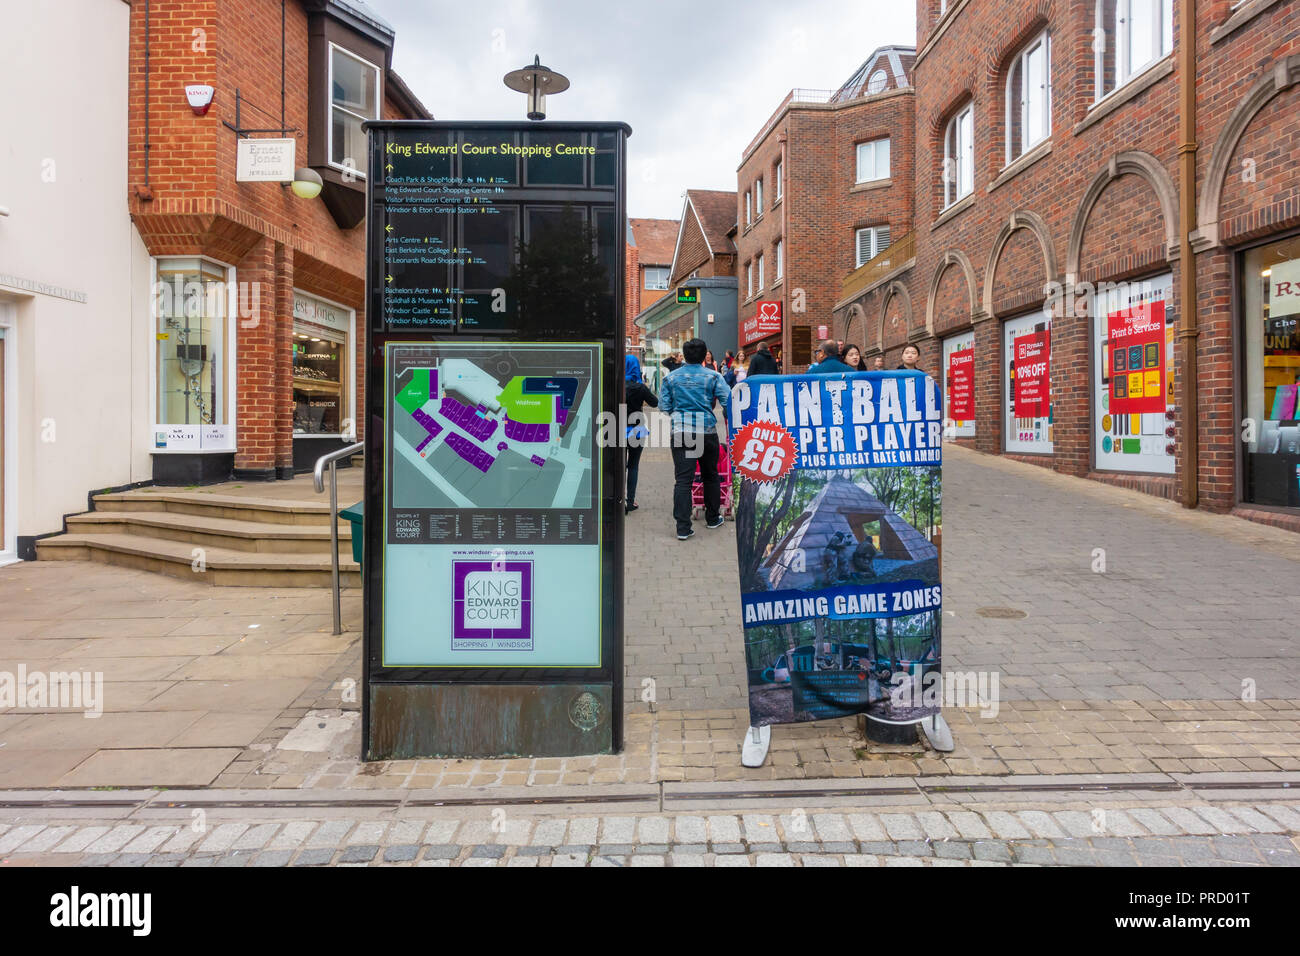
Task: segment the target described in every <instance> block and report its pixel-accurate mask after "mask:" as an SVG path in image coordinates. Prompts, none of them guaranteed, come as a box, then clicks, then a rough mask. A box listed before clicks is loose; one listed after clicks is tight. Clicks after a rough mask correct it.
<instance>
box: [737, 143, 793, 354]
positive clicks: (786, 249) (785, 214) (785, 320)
mask: <svg viewBox="0 0 1300 956" xmlns="http://www.w3.org/2000/svg"><path fill="white" fill-rule="evenodd" d="M787 128H788V127H787ZM787 141H788V140H787V137H786V135H785V134H784V133H782V135H781V139H780V143H781V179H783V180H785V179H789V178H790V177H789V176H788V175H786V173H787V171H788V170H789V169H790V167H789V166H787V165H786V155H785V147H786V143H787ZM787 192H789V190H787V189H786V188H785V184H784V183H782V184H781V259H782V262H781V295H782V297H783V298H784V299H785V304H784V305H783V306H782V307H781V371H783V372H784V373H786V374H787V375H788V374H790V322H791V320H792V319H793V316H792V315H791V314H790V282H789V279H788V278H787V277H788V276H790V275H792V274H793V273H792V272H791V270H790V197H789V196H788V195H786V193H787ZM736 281H737V282H739V281H740V280H739V279H737V280H736ZM754 347H755V348H756V349H757V348H758V346H754Z"/></svg>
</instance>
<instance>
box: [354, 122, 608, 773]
mask: <svg viewBox="0 0 1300 956" xmlns="http://www.w3.org/2000/svg"><path fill="white" fill-rule="evenodd" d="M367 128H368V129H369V131H370V159H369V167H368V172H367V176H368V180H367V187H368V194H367V202H368V220H367V228H368V230H369V233H368V238H369V252H368V263H367V277H366V281H367V298H366V330H367V341H366V389H365V394H366V400H365V401H366V417H365V442H366V456H365V460H366V464H365V467H366V508H365V513H366V517H367V520H366V523H365V525H366V526H365V553H364V561H363V567H364V582H365V583H364V587H365V611H364V613H365V635H364V648H365V650H364V656H365V667H364V686H363V692H362V700H363V715H362V724H363V739H364V743H363V746H364V756H365V758H366V759H369V760H387V759H402V758H410V757H420V756H464V757H505V756H570V755H576V754H600V753H613V752H616V751H618V750H619V749H621V747H622V730H623V728H622V715H623V706H622V696H623V690H622V688H623V570H622V569H623V527H622V520H623V508H622V496H623V450H622V448H621V447H600V443H598V442H597V437H598V435H599V433H600V428H599V424H600V420H601V415H602V413H614V414H615V415H616V414H617V409H618V404H619V402H620V401H621V400H622V394H623V358H624V331H623V260H624V248H625V234H626V228H627V227H626V218H625V217H626V209H625V201H624V196H625V192H624V183H625V180H626V173H625V155H626V142H627V137H628V135H630V133H631V130H630V129H629V128H628V127H627V126H625V125H623V124H621V123H529V124H516V123H462V124H457V123H435V122H419V121H392V122H373V123H368V124H367ZM604 444H607V445H608V444H610V443H609V442H605V443H604ZM372 516H373V517H372Z"/></svg>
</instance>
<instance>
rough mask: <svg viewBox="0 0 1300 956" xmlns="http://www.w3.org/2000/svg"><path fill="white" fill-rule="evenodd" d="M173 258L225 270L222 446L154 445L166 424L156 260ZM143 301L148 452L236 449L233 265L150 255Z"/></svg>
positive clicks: (236, 349)
mask: <svg viewBox="0 0 1300 956" xmlns="http://www.w3.org/2000/svg"><path fill="white" fill-rule="evenodd" d="M174 259H200V260H203V261H205V262H210V263H212V264H213V265H216V266H220V267H221V268H222V269H225V270H226V282H225V292H224V297H225V298H224V303H223V308H224V309H225V313H226V314H225V318H226V325H225V328H224V329H223V330H222V335H223V338H224V341H223V342H222V351H223V352H224V358H225V359H226V382H225V390H226V391H225V395H223V396H222V398H223V401H224V404H225V419H226V420H225V422H224V424H225V425H226V426H227V427H228V428H229V429H230V431H229V434H230V436H231V439H230V444H229V446H228V447H225V448H199V449H181V448H155V447H154V433H155V432H157V431H158V429H159V428H165V427H167V424H164V423H161V422H159V421H158V376H159V368H158V339H157V333H158V289H159V286H158V263H159V262H166V261H169V260H174ZM146 301H147V302H148V303H149V329H150V331H149V336H150V341H149V345H150V349H149V432H148V438H147V444H146V446H145V447H147V448H148V449H149V453H150V454H153V455H167V454H186V455H193V454H198V453H204V454H211V453H213V452H217V453H229V452H232V451H236V450H238V449H237V446H238V443H239V393H238V391H237V388H238V382H239V341H238V334H239V333H238V330H239V321H240V317H239V285H238V280H237V277H236V270H235V267H234V266H233V265H231V264H229V263H226V262H222V261H221V260H220V259H213V258H212V257H211V256H179V255H178V256H151V257H150V258H149V289H148V290H147V298H146Z"/></svg>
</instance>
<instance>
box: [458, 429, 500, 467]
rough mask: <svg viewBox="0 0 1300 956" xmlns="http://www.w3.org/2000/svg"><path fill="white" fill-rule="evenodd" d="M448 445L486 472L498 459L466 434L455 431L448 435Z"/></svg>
mask: <svg viewBox="0 0 1300 956" xmlns="http://www.w3.org/2000/svg"><path fill="white" fill-rule="evenodd" d="M447 446H448V447H449V448H450V449H451V450H452V451H454V452H455V453H456V454H458V455H460V457H461V458H464V459H465V460H466V461H467V462H469V463H470V464H471V465H473V466H474V467H475V468H477V469H478V470H479V471H481V472H483V473H484V474H486V473H487V470H488V469H489V468H491V467H492V464H493V462H495V461H496V459H495V458H493V457H492V456H491V455H489V454H488V453H487V452H485V451H484V450H483V449H482V448H479V447H478V445H475V444H474V443H473V442H472V441H470V440H469V439H468V438H466V437H465V436H464V435H457V434H456V433H455V432H452V433H451V434H450V435H448V436H447Z"/></svg>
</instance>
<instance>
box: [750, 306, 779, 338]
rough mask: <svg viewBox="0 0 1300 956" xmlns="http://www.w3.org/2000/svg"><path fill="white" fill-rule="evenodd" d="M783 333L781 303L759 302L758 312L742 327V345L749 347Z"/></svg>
mask: <svg viewBox="0 0 1300 956" xmlns="http://www.w3.org/2000/svg"><path fill="white" fill-rule="evenodd" d="M780 331H781V303H780V302H779V301H777V302H759V303H758V311H756V312H755V313H754V314H753V315H752V316H750V317H749V318H747V319H745V320H744V321H743V322H742V323H741V325H740V337H741V344H742V345H749V344H750V343H751V342H757V341H758V340H759V339H765V338H767V337H768V336H769V335H775V334H776V333H778V332H780Z"/></svg>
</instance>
